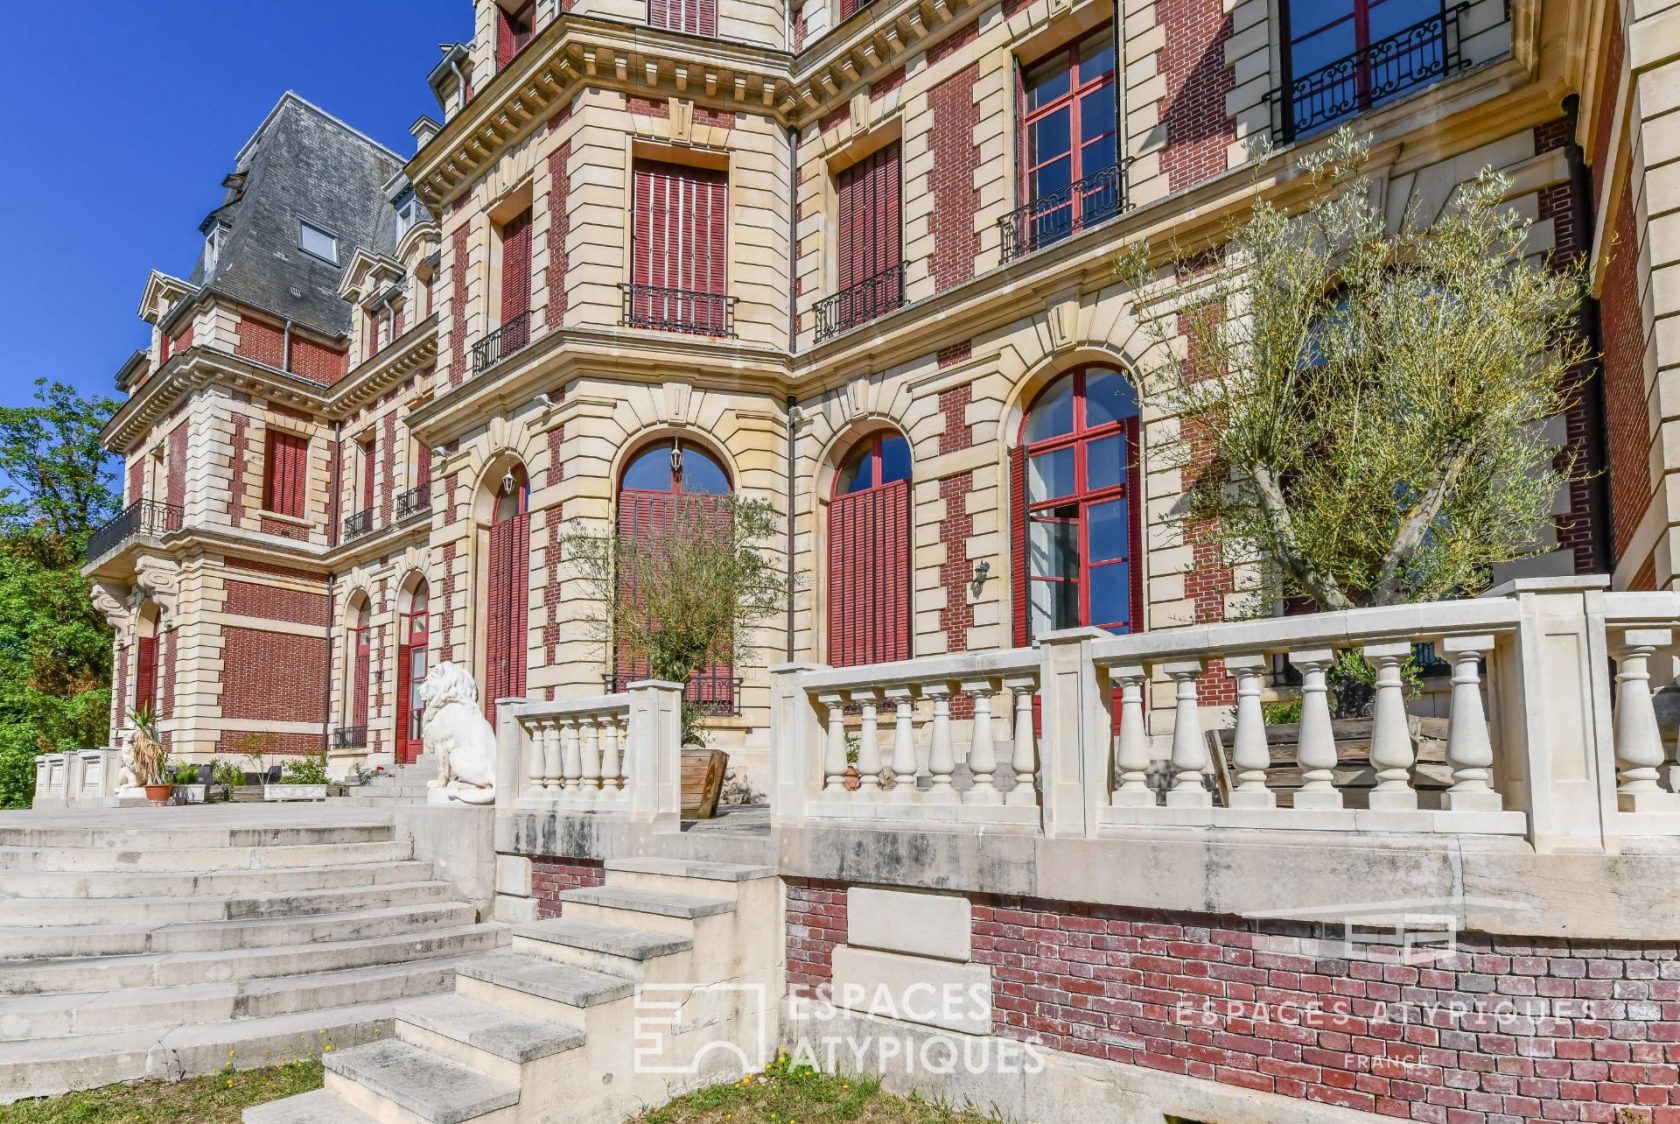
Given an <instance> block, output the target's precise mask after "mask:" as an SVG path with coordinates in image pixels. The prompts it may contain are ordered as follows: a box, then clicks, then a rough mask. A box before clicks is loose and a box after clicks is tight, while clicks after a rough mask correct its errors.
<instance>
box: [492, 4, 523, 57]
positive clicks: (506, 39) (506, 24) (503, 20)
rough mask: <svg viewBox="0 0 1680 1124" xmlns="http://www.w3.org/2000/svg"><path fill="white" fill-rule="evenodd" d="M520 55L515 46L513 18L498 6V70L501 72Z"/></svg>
mask: <svg viewBox="0 0 1680 1124" xmlns="http://www.w3.org/2000/svg"><path fill="white" fill-rule="evenodd" d="M518 53H519V48H518V47H517V46H516V45H515V32H514V27H513V18H512V17H511V16H509V15H508V14H507V13H506V12H504V11H503V10H502V8H501V6H500V5H497V6H496V69H497V70H501V69H502V68H503V67H504V66H506V65H507V64H508V63H509V62H511V61H512V60H513V56H514V55H516V54H518Z"/></svg>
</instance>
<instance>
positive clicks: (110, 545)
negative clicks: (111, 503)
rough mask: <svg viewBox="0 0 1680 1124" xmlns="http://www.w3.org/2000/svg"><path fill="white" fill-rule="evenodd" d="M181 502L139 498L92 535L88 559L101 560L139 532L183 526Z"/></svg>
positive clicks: (160, 533)
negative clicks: (179, 503) (174, 502)
mask: <svg viewBox="0 0 1680 1124" xmlns="http://www.w3.org/2000/svg"><path fill="white" fill-rule="evenodd" d="M181 517H182V512H181V508H180V505H178V504H172V503H158V502H157V501H156V500H138V501H136V502H134V503H131V504H129V505H128V506H127V507H125V508H123V511H122V514H121V515H118V516H117V517H116V518H115V519H112V520H111V521H110V522H108V523H106V524H105V525H104V526H103V527H101V528H99V530H97V531H95V532H94V533H93V534H92V535H91V536H89V538H88V545H87V560H88V561H89V562H97V561H98V560H99V559H101V558H103V557H105V556H106V555H107V554H110V553H111V552H112V551H114V550H116V549H117V548H118V547H120V546H122V544H123V543H125V542H127V541H128V540H129V539H131V538H134V537H135V536H136V535H163V534H167V533H169V532H170V531H179V530H180V529H181Z"/></svg>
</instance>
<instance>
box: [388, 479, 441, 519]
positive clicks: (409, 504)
mask: <svg viewBox="0 0 1680 1124" xmlns="http://www.w3.org/2000/svg"><path fill="white" fill-rule="evenodd" d="M430 510H432V486H431V485H430V484H419V485H416V486H415V487H413V488H410V489H409V490H408V491H406V492H404V493H402V494H401V495H400V496H398V497H397V518H398V519H407V518H408V517H409V516H410V515H419V514H420V513H421V512H422V511H430Z"/></svg>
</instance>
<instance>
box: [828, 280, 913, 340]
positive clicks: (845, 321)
mask: <svg viewBox="0 0 1680 1124" xmlns="http://www.w3.org/2000/svg"><path fill="white" fill-rule="evenodd" d="M903 303H904V266H903V264H902V263H901V264H899V265H896V266H894V267H893V268H891V269H889V270H886V271H885V272H883V273H878V274H876V275H875V276H874V277H871V278H870V279H869V280H867V281H864V282H862V283H861V284H857V285H853V286H852V287H851V288H849V289H842V290H840V292H838V293H835V294H834V295H833V296H832V297H824V298H823V299H822V300H820V301H818V302H817V342H818V343H822V342H823V341H824V340H828V339H833V338H834V337H835V336H837V335H839V334H840V333H842V332H847V331H850V330H851V329H853V328H855V327H857V326H858V325H859V324H867V323H869V321H871V320H874V319H876V318H877V317H880V316H885V315H886V314H887V313H889V312H891V311H892V310H893V309H895V308H897V307H899V306H900V305H902V304H903Z"/></svg>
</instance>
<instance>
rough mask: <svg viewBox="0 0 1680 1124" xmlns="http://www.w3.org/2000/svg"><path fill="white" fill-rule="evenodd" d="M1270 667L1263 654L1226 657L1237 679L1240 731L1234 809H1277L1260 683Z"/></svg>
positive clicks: (1235, 757)
mask: <svg viewBox="0 0 1680 1124" xmlns="http://www.w3.org/2000/svg"><path fill="white" fill-rule="evenodd" d="M1270 664H1271V659H1270V657H1268V656H1267V655H1266V653H1264V652H1239V653H1237V654H1235V655H1229V656H1226V657H1225V670H1226V671H1228V672H1231V673H1232V674H1233V675H1235V676H1236V677H1237V729H1236V732H1235V733H1234V734H1233V742H1234V744H1233V746H1232V750H1231V759H1232V762H1233V764H1235V765H1236V767H1237V784H1236V787H1235V788H1233V789H1232V790H1231V807H1233V808H1276V807H1277V793H1275V792H1273V791H1272V790H1271V789H1269V788H1267V787H1266V770H1267V769H1270V768H1271V766H1272V751H1271V747H1270V746H1268V745H1267V743H1266V715H1265V712H1264V711H1262V710H1261V709H1260V680H1261V677H1262V676H1263V675H1265V673H1266V670H1267V668H1268V667H1269V666H1270Z"/></svg>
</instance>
